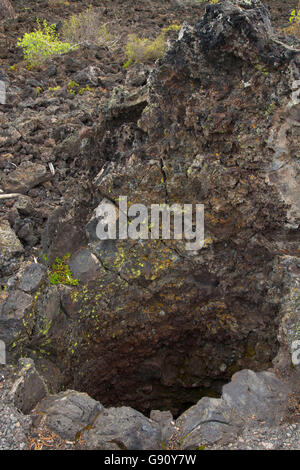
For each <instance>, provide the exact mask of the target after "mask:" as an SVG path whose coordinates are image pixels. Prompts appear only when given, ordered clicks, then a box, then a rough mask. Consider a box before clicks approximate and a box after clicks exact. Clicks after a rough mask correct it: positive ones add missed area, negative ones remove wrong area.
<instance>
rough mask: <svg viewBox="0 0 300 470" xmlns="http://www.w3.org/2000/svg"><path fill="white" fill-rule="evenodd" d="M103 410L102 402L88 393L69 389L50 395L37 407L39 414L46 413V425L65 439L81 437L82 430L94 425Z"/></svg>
mask: <svg viewBox="0 0 300 470" xmlns="http://www.w3.org/2000/svg"><path fill="white" fill-rule="evenodd" d="M102 410H103V406H102V405H101V403H99V402H97V401H96V400H93V399H92V398H90V397H89V396H88V395H87V394H86V393H79V392H75V391H74V390H67V391H65V392H61V393H59V394H57V395H50V396H48V397H46V398H45V399H44V400H42V401H41V403H40V404H39V406H38V407H37V410H36V413H37V415H39V414H41V413H43V414H44V415H46V420H45V422H46V425H47V426H48V427H49V429H51V430H52V431H53V432H55V433H57V434H59V435H60V436H61V437H62V438H64V439H72V440H75V438H77V439H78V438H79V436H80V433H81V431H82V430H83V429H84V428H85V427H86V426H89V425H92V424H93V423H94V421H95V419H96V418H97V416H98V415H99V413H101V412H102Z"/></svg>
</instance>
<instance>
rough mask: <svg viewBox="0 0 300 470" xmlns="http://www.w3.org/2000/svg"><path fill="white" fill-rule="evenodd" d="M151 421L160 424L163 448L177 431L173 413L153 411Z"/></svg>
mask: <svg viewBox="0 0 300 470" xmlns="http://www.w3.org/2000/svg"><path fill="white" fill-rule="evenodd" d="M150 419H151V420H152V421H155V422H156V423H158V424H159V427H160V432H161V440H162V447H163V446H165V445H166V444H167V442H168V440H169V439H170V437H171V436H172V435H173V434H174V433H175V431H176V427H175V421H174V418H173V415H172V413H171V411H160V410H152V411H151V413H150Z"/></svg>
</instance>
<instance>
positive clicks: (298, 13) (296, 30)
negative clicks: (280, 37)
mask: <svg viewBox="0 0 300 470" xmlns="http://www.w3.org/2000/svg"><path fill="white" fill-rule="evenodd" d="M289 22H290V23H291V24H290V26H289V27H288V28H286V29H285V30H284V32H285V33H287V34H292V35H293V36H296V37H298V38H300V0H299V2H298V10H292V11H291V14H290V17H289Z"/></svg>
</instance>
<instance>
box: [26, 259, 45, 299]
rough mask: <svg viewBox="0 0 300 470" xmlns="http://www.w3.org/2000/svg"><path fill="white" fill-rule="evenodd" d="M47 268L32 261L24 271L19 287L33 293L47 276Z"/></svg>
mask: <svg viewBox="0 0 300 470" xmlns="http://www.w3.org/2000/svg"><path fill="white" fill-rule="evenodd" d="M46 272H47V268H46V267H45V266H43V265H42V264H39V263H31V264H30V265H29V266H28V267H27V268H26V269H25V270H24V272H23V274H22V277H21V281H20V284H19V289H21V290H23V291H24V292H28V293H33V292H34V291H36V290H37V289H38V287H39V286H40V285H41V282H42V281H43V279H44V278H45V276H46Z"/></svg>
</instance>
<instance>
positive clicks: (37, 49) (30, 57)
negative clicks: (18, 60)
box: [17, 19, 72, 67]
mask: <svg viewBox="0 0 300 470" xmlns="http://www.w3.org/2000/svg"><path fill="white" fill-rule="evenodd" d="M36 22H37V25H38V26H37V28H36V29H35V30H34V31H32V32H31V33H25V34H24V36H23V38H22V39H20V38H19V39H18V42H17V46H19V47H22V48H23V52H24V58H25V60H26V62H27V63H28V65H29V66H30V67H34V66H36V65H40V64H41V63H42V62H43V61H44V60H46V59H48V58H49V57H52V56H54V55H57V54H64V53H66V52H68V51H69V50H70V49H71V48H72V46H71V44H69V43H67V42H61V41H59V35H58V34H57V33H56V32H55V25H48V24H47V21H46V20H44V21H43V24H42V25H41V23H40V20H39V19H37V20H36Z"/></svg>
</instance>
